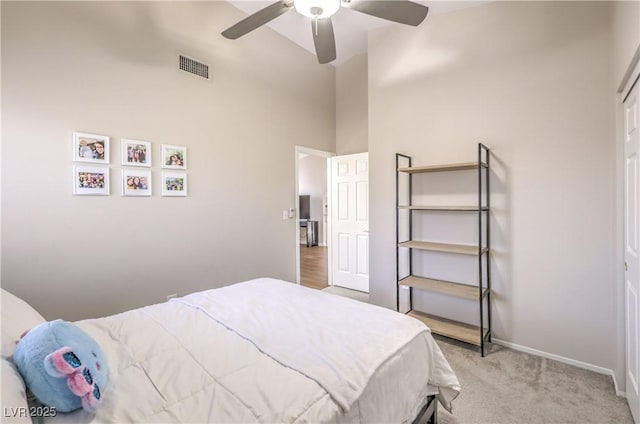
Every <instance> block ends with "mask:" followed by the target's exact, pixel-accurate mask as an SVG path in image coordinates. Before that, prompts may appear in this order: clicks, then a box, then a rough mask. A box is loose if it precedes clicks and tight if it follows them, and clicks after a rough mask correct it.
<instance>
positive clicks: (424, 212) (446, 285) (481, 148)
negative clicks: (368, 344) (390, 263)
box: [396, 143, 491, 356]
mask: <svg viewBox="0 0 640 424" xmlns="http://www.w3.org/2000/svg"><path fill="white" fill-rule="evenodd" d="M489 160H490V158H489V148H487V147H486V146H485V145H484V144H482V143H478V160H477V161H476V162H466V163H453V164H444V165H429V166H412V158H411V157H410V156H407V155H403V154H400V153H397V154H396V170H397V172H396V246H397V247H396V277H397V285H396V295H397V296H396V297H397V309H398V311H400V286H407V287H409V311H408V312H407V313H408V314H409V315H410V316H412V317H414V318H417V319H419V320H421V321H423V322H424V323H425V324H426V325H427V326H428V327H429V328H431V331H432V332H433V333H435V334H440V335H442V336H445V337H449V338H452V339H456V340H460V341H463V342H466V343H470V344H473V345H476V346H479V347H480V353H481V355H482V356H484V354H485V344H486V343H490V342H491V272H490V271H491V270H490V261H489V253H490V219H489V215H490V211H491V201H490V186H489V175H490V167H489ZM401 162H405V163H403V164H401ZM401 165H402V166H401ZM474 170H476V171H477V196H478V197H477V203H476V204H475V205H461V206H445V205H414V204H413V202H412V201H413V197H414V196H413V195H414V193H413V186H414V184H413V178H417V177H419V175H418V174H423V173H432V172H457V171H474ZM483 173H484V179H483ZM402 174H408V183H407V184H406V185H407V188H406V190H408V191H407V192H405V194H406V195H407V196H406V197H407V200H408V204H400V197H401V196H400V190H401V187H400V185H401V183H400V176H401V175H402ZM403 210H406V211H408V214H406V215H407V216H406V218H405V219H407V220H408V222H404V224H407V225H408V234H409V239H408V240H400V225H401V222H400V219H401V218H400V211H403ZM429 212H466V213H477V216H478V223H477V225H478V243H477V244H475V245H468V244H452V243H442V242H434V241H428V240H414V239H413V235H414V232H413V227H414V226H413V223H414V220H415V219H429ZM418 214H419V216H415V215H418ZM402 249H409V253H408V273H407V272H404V273H403V275H401V269H400V252H401V250H402ZM429 252H444V253H446V254H451V255H472V256H476V257H477V258H478V265H477V266H478V278H477V281H476V282H454V281H446V280H441V279H434V278H429V277H428V276H426V275H414V274H413V269H414V267H413V261H414V256H416V255H421V254H426V255H428V254H429ZM427 272H428V271H427ZM413 290H422V291H425V292H429V293H438V294H440V295H444V296H451V297H455V298H459V299H462V300H463V301H464V302H469V301H476V302H478V305H479V309H480V316H479V320H478V324H479V325H471V324H468V323H464V322H460V321H454V320H451V319H448V318H444V317H438V316H435V315H432V314H427V313H424V312H420V311H416V310H414V309H413ZM485 308H486V309H485ZM485 311H486V318H485Z"/></svg>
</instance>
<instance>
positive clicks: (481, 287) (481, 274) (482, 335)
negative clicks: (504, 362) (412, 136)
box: [396, 143, 492, 357]
mask: <svg viewBox="0 0 640 424" xmlns="http://www.w3.org/2000/svg"><path fill="white" fill-rule="evenodd" d="M490 160H491V158H490V150H489V148H488V147H487V146H485V145H484V144H483V143H478V158H477V172H478V173H477V178H478V182H477V183H478V207H477V209H476V208H474V209H469V210H470V211H471V210H473V211H477V213H478V255H477V256H478V303H479V307H480V317H479V318H480V320H479V321H480V327H479V340H480V344H479V346H480V353H481V355H482V356H483V357H484V355H485V343H491V336H492V329H491V323H492V317H491V294H492V290H491V260H490V252H491V237H490V234H491V196H490V192H491V187H490V169H491V164H490ZM401 161H404V162H407V164H403V165H402V166H401V164H400V162H401ZM403 167H404V168H406V167H409V168H411V167H412V157H411V156H408V155H404V154H401V153H396V310H397V311H400V284H399V282H400V281H401V280H402V278H404V277H401V276H400V247H399V244H400V243H401V242H403V241H404V240H403V241H401V240H400V209H404V210H407V211H408V215H409V222H408V225H409V228H408V234H409V237H411V236H412V234H413V213H414V211H416V210H418V211H419V210H421V209H414V208H411V206H413V205H412V193H413V190H412V189H413V184H412V180H413V175H414V174H413V173H408V178H409V181H408V199H407V200H408V204H407V205H402V206H403V207H401V206H400V203H399V202H400V174H401V171H400V168H403ZM443 171H445V169H443ZM483 171H484V181H483V174H482V173H483ZM449 172H455V171H449ZM483 182H484V183H483ZM426 210H429V209H428V208H427V209H426ZM439 210H454V209H439ZM483 213H484V220H483ZM412 250H413V248H411V247H409V260H408V264H409V274H408V275H413V266H412V262H413V252H412ZM485 275H486V278H485ZM405 277H406V276H405ZM485 299H486V312H487V318H486V322H485V314H484V311H485V309H484V308H485V305H484V303H485ZM411 310H413V287H411V286H409V311H411ZM485 324H486V326H485Z"/></svg>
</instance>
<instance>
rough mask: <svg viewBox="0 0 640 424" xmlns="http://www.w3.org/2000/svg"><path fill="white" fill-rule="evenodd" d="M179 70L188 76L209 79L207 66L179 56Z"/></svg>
mask: <svg viewBox="0 0 640 424" xmlns="http://www.w3.org/2000/svg"><path fill="white" fill-rule="evenodd" d="M180 69H181V70H183V71H185V72H189V73H190V74H194V75H198V76H199V77H202V78H206V79H209V65H207V64H206V63H202V62H198V61H197V60H194V59H190V58H188V57H186V56H182V55H180Z"/></svg>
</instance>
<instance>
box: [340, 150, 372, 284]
mask: <svg viewBox="0 0 640 424" xmlns="http://www.w3.org/2000/svg"><path fill="white" fill-rule="evenodd" d="M331 252H332V253H331V268H332V269H331V278H332V284H333V285H335V286H341V287H346V288H348V289H353V290H359V291H363V292H367V293H368V292H369V154H368V153H357V154H354V155H345V156H334V157H332V158H331Z"/></svg>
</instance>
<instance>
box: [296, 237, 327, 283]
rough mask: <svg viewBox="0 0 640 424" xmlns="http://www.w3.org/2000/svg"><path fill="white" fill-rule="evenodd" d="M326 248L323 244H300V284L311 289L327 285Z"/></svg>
mask: <svg viewBox="0 0 640 424" xmlns="http://www.w3.org/2000/svg"><path fill="white" fill-rule="evenodd" d="M328 281H329V280H328V277H327V248H326V247H323V246H312V247H307V245H306V244H301V245H300V284H302V285H303V286H306V287H311V288H312V289H318V290H322V289H324V288H325V287H328V284H327V282H328Z"/></svg>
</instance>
